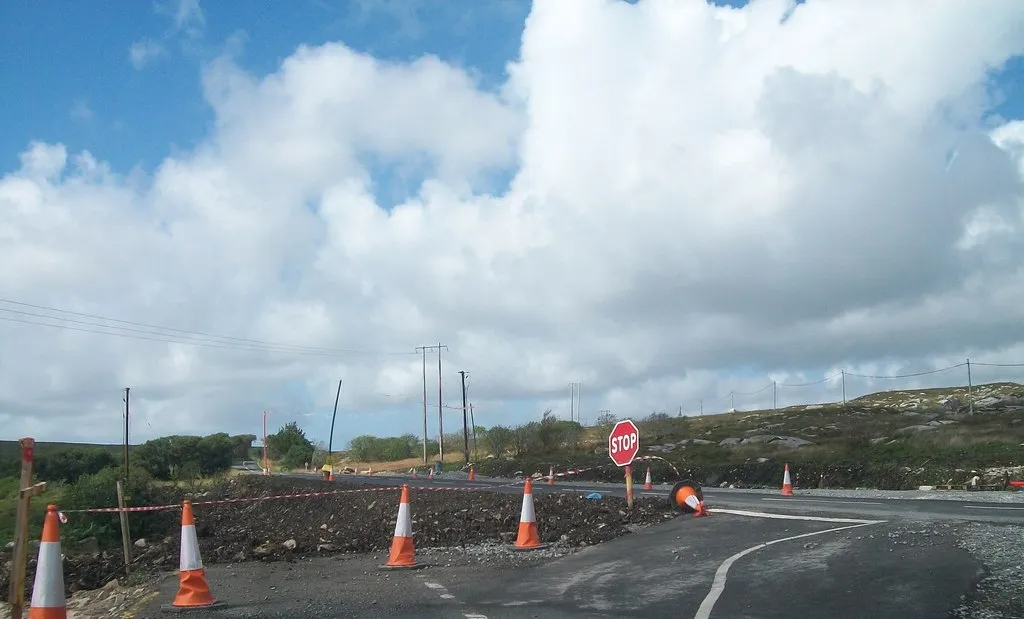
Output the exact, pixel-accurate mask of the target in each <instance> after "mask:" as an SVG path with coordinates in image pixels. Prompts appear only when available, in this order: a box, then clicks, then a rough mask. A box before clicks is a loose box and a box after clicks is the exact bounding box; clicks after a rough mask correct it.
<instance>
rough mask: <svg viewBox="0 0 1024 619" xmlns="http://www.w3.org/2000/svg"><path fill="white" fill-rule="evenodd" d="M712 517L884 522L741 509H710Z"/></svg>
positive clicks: (860, 522) (861, 522)
mask: <svg viewBox="0 0 1024 619" xmlns="http://www.w3.org/2000/svg"><path fill="white" fill-rule="evenodd" d="M708 511H710V512H711V515H712V516H714V515H715V514H733V515H734V516H753V517H755V518H776V519H779V520H810V521H812V522H851V523H856V524H878V523H880V522H885V521H884V520H864V519H863V518H827V517H824V516H800V515H797V514H770V513H768V512H749V511H744V510H741V509H722V508H718V509H715V508H709V510H708Z"/></svg>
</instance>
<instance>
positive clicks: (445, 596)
mask: <svg viewBox="0 0 1024 619" xmlns="http://www.w3.org/2000/svg"><path fill="white" fill-rule="evenodd" d="M441 599H442V600H454V599H455V596H454V595H452V594H451V593H442V594H441Z"/></svg>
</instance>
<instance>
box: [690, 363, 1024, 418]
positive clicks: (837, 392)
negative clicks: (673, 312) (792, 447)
mask: <svg viewBox="0 0 1024 619" xmlns="http://www.w3.org/2000/svg"><path fill="white" fill-rule="evenodd" d="M1022 378H1024V363H987V362H984V361H972V360H970V359H965V360H964V361H963V362H962V363H956V364H953V365H949V366H945V367H940V368H934V369H930V370H922V371H917V372H905V373H898V374H881V373H868V372H867V371H863V370H862V371H859V372H858V371H853V370H848V369H839V370H834V371H833V372H832V373H830V374H829V375H827V376H825V377H823V378H821V379H818V380H813V381H805V382H787V381H785V380H778V379H772V378H766V379H765V380H764V382H763V383H762V384H761V386H760V387H757V386H755V387H752V388H748V389H745V390H741V389H732V390H730V391H729V392H728V393H726V394H724V395H717V396H714V397H711V398H706V399H701V400H698V401H696V402H690V403H689V405H682V406H680V407H679V413H680V414H687V415H692V414H694V413H697V414H699V415H706V414H717V413H723V412H732V411H740V410H772V409H778V408H786V407H790V406H797V405H813V404H831V403H837V404H838V403H842V404H846V403H848V402H849V401H850V400H853V399H856V398H859V397H862V396H865V395H869V394H874V393H880V392H888V391H914V390H923V389H950V390H952V389H958V388H960V389H962V390H963V391H964V393H963V395H964V396H965V397H964V400H965V401H964V404H965V405H968V406H970V405H972V404H973V401H974V399H975V398H976V397H979V396H983V395H984V392H985V390H986V385H990V384H993V383H1006V382H1011V383H1016V382H1018V380H1020V379H1022ZM748 382H754V381H753V380H752V381H748Z"/></svg>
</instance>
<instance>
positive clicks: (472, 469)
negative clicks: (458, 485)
mask: <svg viewBox="0 0 1024 619" xmlns="http://www.w3.org/2000/svg"><path fill="white" fill-rule="evenodd" d="M474 479H476V467H475V466H473V465H472V464H471V465H469V481H473V480H474Z"/></svg>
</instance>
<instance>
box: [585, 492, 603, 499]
mask: <svg viewBox="0 0 1024 619" xmlns="http://www.w3.org/2000/svg"><path fill="white" fill-rule="evenodd" d="M586 498H588V499H594V500H597V501H600V500H601V493H600V492H591V493H590V494H588V495H587V496H586Z"/></svg>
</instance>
